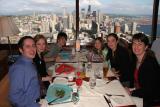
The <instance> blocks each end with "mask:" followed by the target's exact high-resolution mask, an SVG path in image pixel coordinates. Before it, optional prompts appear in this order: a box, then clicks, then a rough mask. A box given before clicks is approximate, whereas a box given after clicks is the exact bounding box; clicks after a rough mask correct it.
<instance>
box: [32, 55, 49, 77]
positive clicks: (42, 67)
mask: <svg viewBox="0 0 160 107" xmlns="http://www.w3.org/2000/svg"><path fill="white" fill-rule="evenodd" d="M33 61H34V63H35V65H36V68H37V71H38V74H40V76H41V77H45V76H47V75H48V74H47V72H46V63H45V61H44V60H43V56H42V58H40V57H39V56H38V54H37V53H36V56H35V58H34V59H33Z"/></svg>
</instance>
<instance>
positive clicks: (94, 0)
mask: <svg viewBox="0 0 160 107" xmlns="http://www.w3.org/2000/svg"><path fill="white" fill-rule="evenodd" d="M89 4H90V5H93V6H100V5H102V4H101V2H99V1H98V0H81V1H80V5H81V6H86V5H89Z"/></svg>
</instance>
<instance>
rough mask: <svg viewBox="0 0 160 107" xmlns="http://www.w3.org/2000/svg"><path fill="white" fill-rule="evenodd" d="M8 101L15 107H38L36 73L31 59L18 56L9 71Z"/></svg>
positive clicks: (38, 87) (38, 88)
mask: <svg viewBox="0 0 160 107" xmlns="http://www.w3.org/2000/svg"><path fill="white" fill-rule="evenodd" d="M9 79H10V89H9V99H10V101H11V103H12V104H13V105H14V106H16V107H39V106H40V105H39V104H38V103H36V102H35V101H36V99H37V98H39V96H40V86H39V81H38V76H37V71H36V68H35V66H34V64H33V63H32V60H31V59H28V58H26V57H24V56H20V57H19V58H18V60H17V61H16V62H15V63H14V64H13V65H12V66H11V67H10V69H9Z"/></svg>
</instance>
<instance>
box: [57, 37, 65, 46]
mask: <svg viewBox="0 0 160 107" xmlns="http://www.w3.org/2000/svg"><path fill="white" fill-rule="evenodd" d="M57 43H58V44H59V46H61V47H62V46H65V45H66V39H65V38H64V37H61V38H59V39H58V41H57Z"/></svg>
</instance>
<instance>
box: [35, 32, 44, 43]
mask: <svg viewBox="0 0 160 107" xmlns="http://www.w3.org/2000/svg"><path fill="white" fill-rule="evenodd" d="M40 39H44V41H45V43H46V45H47V40H46V38H45V37H44V36H43V35H42V34H37V35H36V36H35V37H34V41H35V43H37V42H38V41H39V40H40Z"/></svg>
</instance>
